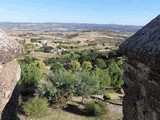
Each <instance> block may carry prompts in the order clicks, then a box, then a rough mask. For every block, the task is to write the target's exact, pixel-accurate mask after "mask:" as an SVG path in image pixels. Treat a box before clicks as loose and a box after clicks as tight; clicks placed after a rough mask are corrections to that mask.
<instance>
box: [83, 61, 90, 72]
mask: <svg viewBox="0 0 160 120" xmlns="http://www.w3.org/2000/svg"><path fill="white" fill-rule="evenodd" d="M82 68H83V69H85V70H91V69H92V64H91V62H88V61H84V62H83V63H82Z"/></svg>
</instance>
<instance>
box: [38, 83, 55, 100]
mask: <svg viewBox="0 0 160 120" xmlns="http://www.w3.org/2000/svg"><path fill="white" fill-rule="evenodd" d="M56 93H57V88H56V87H54V86H53V84H52V83H51V82H46V83H43V84H39V85H38V86H37V89H36V91H35V96H36V97H39V98H43V97H45V98H47V99H48V100H49V101H51V100H52V99H53V97H54V96H55V94H56Z"/></svg>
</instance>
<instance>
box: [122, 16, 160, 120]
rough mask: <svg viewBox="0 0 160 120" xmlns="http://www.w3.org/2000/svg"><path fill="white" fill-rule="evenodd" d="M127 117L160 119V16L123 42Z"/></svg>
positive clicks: (127, 118)
mask: <svg viewBox="0 0 160 120" xmlns="http://www.w3.org/2000/svg"><path fill="white" fill-rule="evenodd" d="M120 52H121V53H122V54H124V56H125V63H124V70H125V71H124V86H123V88H124V92H125V97H124V101H123V113H124V120H160V16H157V17H156V18H155V19H153V20H152V21H151V22H150V23H148V24H147V25H146V26H144V27H143V28H142V29H141V30H139V31H138V32H137V33H136V34H134V35H133V36H132V37H131V38H129V39H128V40H127V41H125V42H124V43H122V45H121V46H120Z"/></svg>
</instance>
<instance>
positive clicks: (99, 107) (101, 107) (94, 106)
mask: <svg viewBox="0 0 160 120" xmlns="http://www.w3.org/2000/svg"><path fill="white" fill-rule="evenodd" d="M85 108H86V112H87V113H88V115H93V116H102V115H104V114H107V113H108V108H107V105H106V104H105V103H103V102H100V101H91V102H88V103H86V104H85Z"/></svg>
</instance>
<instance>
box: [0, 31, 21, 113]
mask: <svg viewBox="0 0 160 120" xmlns="http://www.w3.org/2000/svg"><path fill="white" fill-rule="evenodd" d="M22 53H23V49H22V47H21V46H20V45H19V44H18V43H17V42H16V41H13V40H12V41H10V40H9V39H8V38H7V36H6V35H5V33H3V32H2V31H0V115H1V114H2V111H3V109H4V107H5V106H6V104H7V102H8V101H9V99H10V97H11V95H12V92H13V90H14V88H15V86H16V84H17V82H18V80H19V78H20V73H21V69H20V66H19V64H18V62H17V61H16V60H15V58H17V57H18V56H19V55H21V54H22Z"/></svg>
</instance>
